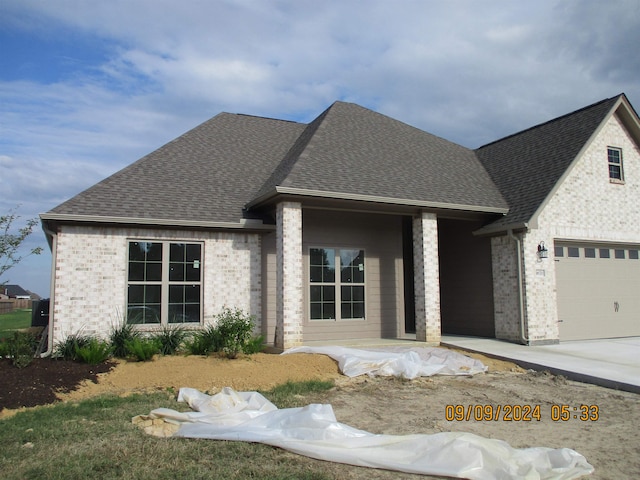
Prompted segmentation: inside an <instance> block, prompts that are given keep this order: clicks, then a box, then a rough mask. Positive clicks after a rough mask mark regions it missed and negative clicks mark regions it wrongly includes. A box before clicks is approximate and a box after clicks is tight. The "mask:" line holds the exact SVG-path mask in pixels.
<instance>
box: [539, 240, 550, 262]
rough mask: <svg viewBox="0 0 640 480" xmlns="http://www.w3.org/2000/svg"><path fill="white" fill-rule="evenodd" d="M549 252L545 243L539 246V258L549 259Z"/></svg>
mask: <svg viewBox="0 0 640 480" xmlns="http://www.w3.org/2000/svg"><path fill="white" fill-rule="evenodd" d="M548 257H549V250H547V247H545V246H544V242H540V243H539V244H538V258H548Z"/></svg>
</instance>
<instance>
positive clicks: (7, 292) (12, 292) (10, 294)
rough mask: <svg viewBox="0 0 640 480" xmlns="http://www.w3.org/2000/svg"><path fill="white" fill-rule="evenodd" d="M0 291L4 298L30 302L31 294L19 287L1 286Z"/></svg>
mask: <svg viewBox="0 0 640 480" xmlns="http://www.w3.org/2000/svg"><path fill="white" fill-rule="evenodd" d="M0 291H1V293H3V294H4V296H5V297H6V298H15V299H16V300H21V299H26V300H31V292H29V291H27V290H25V289H24V288H22V287H21V286H20V285H2V287H0Z"/></svg>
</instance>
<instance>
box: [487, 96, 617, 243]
mask: <svg viewBox="0 0 640 480" xmlns="http://www.w3.org/2000/svg"><path fill="white" fill-rule="evenodd" d="M621 97H623V96H622V95H620V96H617V97H613V98H609V99H606V100H602V101H600V102H598V103H595V104H593V105H590V106H588V107H585V108H582V109H580V110H577V111H575V112H573V113H569V114H567V115H564V116H562V117H559V118H556V119H553V120H550V121H548V122H545V123H543V124H540V125H537V126H535V127H531V128H529V129H527V130H524V131H522V132H519V133H516V134H514V135H510V136H508V137H505V138H503V139H501V140H497V141H495V142H492V143H490V144H487V145H485V146H483V147H480V148H478V149H477V150H476V155H477V156H478V158H479V159H480V161H481V162H482V164H483V165H484V167H485V168H486V170H487V172H488V173H489V175H490V176H491V178H492V180H493V181H494V183H495V184H496V185H497V186H498V188H499V189H500V191H501V192H502V194H503V196H504V198H505V199H506V201H507V203H508V204H509V212H508V214H507V215H505V216H504V217H502V218H500V219H498V220H497V221H495V222H494V223H492V224H491V225H489V226H487V227H485V228H483V229H481V230H480V232H483V231H484V232H489V231H503V230H505V229H507V228H524V226H526V224H527V223H528V222H529V221H530V220H531V219H532V217H533V216H534V215H535V214H536V212H537V211H538V209H539V208H540V206H541V205H542V204H543V203H544V202H545V200H546V199H547V198H548V196H549V195H550V194H551V192H552V191H553V190H554V188H555V187H556V186H557V185H558V183H559V181H560V179H561V178H562V177H563V176H564V175H565V173H566V172H567V169H568V168H569V167H570V165H571V164H572V163H573V161H574V160H575V159H576V158H577V156H578V155H579V153H580V152H581V151H582V149H583V148H584V147H585V146H586V145H587V143H588V142H589V140H590V139H591V138H592V136H593V135H594V134H595V132H596V131H597V130H598V129H599V127H600V126H601V125H602V124H603V122H604V121H605V119H606V118H607V117H608V115H610V114H611V113H612V112H613V111H614V110H615V107H616V105H617V104H618V103H619V101H620V100H621Z"/></svg>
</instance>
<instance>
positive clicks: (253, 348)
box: [242, 335, 264, 355]
mask: <svg viewBox="0 0 640 480" xmlns="http://www.w3.org/2000/svg"><path fill="white" fill-rule="evenodd" d="M263 348H264V335H258V336H257V337H252V338H250V339H249V340H248V341H247V343H245V345H244V347H242V353H245V354H247V355H253V354H254V353H260V352H261V351H262V349H263Z"/></svg>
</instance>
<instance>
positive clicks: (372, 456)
mask: <svg viewBox="0 0 640 480" xmlns="http://www.w3.org/2000/svg"><path fill="white" fill-rule="evenodd" d="M178 400H179V401H184V402H187V403H188V404H189V406H190V407H191V408H192V409H193V410H195V411H194V412H187V413H182V412H177V411H175V410H170V409H164V408H161V409H156V410H153V411H152V412H151V414H150V417H151V418H155V419H165V420H166V421H168V422H171V423H177V424H179V425H180V426H179V428H178V429H177V431H176V432H175V433H174V434H173V435H172V436H175V437H189V438H206V439H215V440H238V441H246V442H260V443H264V444H267V445H272V446H276V447H280V448H283V449H286V450H289V451H291V452H295V453H298V454H301V455H306V456H308V457H311V458H316V459H319V460H327V461H332V462H339V463H346V464H351V465H358V466H362V467H372V468H382V469H388V470H397V471H401V472H407V473H418V474H424V475H442V476H448V477H458V478H468V479H478V480H494V479H524V480H534V479H536V480H537V479H557V480H565V479H573V478H579V477H581V476H583V475H587V474H589V473H591V472H592V471H593V467H592V466H591V465H589V463H587V461H586V459H585V458H584V457H583V456H582V455H580V454H579V453H577V452H575V451H573V450H570V449H567V448H561V449H551V448H544V447H534V448H526V449H514V448H512V447H511V446H510V445H509V444H507V443H506V442H503V441H501V440H493V439H487V438H483V437H479V436H477V435H473V434H469V433H437V434H433V435H375V434H373V433H369V432H366V431H363V430H357V429H355V428H352V427H350V426H348V425H345V424H342V423H339V422H338V421H337V420H336V418H335V415H334V413H333V409H332V408H331V405H320V404H312V405H308V406H306V407H302V408H287V409H281V410H279V409H278V408H277V407H276V406H275V405H273V404H272V403H271V402H269V401H268V400H267V399H266V398H265V397H263V396H262V395H260V394H259V393H257V392H235V391H234V390H232V389H230V388H225V389H223V391H222V392H220V393H218V394H216V395H213V396H209V395H206V394H204V393H201V392H199V391H198V390H195V389H191V388H182V389H180V393H179V395H178Z"/></svg>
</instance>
